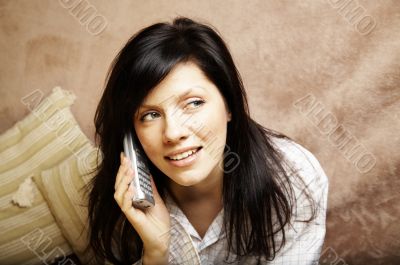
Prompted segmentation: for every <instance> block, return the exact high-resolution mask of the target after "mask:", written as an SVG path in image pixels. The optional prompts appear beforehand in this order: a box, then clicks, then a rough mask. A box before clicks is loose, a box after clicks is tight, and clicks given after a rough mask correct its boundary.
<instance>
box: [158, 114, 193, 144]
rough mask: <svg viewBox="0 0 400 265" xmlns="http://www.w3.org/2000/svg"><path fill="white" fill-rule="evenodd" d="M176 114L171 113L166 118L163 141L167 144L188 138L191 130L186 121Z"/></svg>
mask: <svg viewBox="0 0 400 265" xmlns="http://www.w3.org/2000/svg"><path fill="white" fill-rule="evenodd" d="M175 116H176V115H169V116H168V117H166V118H165V122H164V128H163V141H164V143H165V144H170V143H178V142H179V141H181V140H184V139H186V138H188V136H189V135H190V131H189V129H188V128H187V126H185V124H184V122H182V121H181V119H178V117H175Z"/></svg>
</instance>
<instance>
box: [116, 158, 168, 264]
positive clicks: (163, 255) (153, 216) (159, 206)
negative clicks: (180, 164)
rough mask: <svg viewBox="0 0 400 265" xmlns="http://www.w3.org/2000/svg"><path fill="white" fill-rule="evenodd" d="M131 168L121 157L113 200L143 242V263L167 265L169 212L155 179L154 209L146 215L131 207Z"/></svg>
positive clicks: (126, 159)
mask: <svg viewBox="0 0 400 265" xmlns="http://www.w3.org/2000/svg"><path fill="white" fill-rule="evenodd" d="M130 165H131V162H130V161H129V159H128V158H127V157H125V156H124V155H123V153H121V165H120V167H119V170H118V173H117V177H116V181H115V193H114V198H115V200H116V201H117V203H118V205H119V207H120V208H121V210H122V212H123V213H124V214H125V216H126V218H127V219H128V221H129V222H130V223H131V224H132V226H133V227H134V229H135V230H136V231H137V233H138V234H139V236H140V238H141V239H142V241H143V248H144V257H143V260H142V261H143V263H144V264H147V263H149V264H163V263H165V264H166V263H167V261H168V250H169V241H170V220H169V212H168V210H167V208H166V207H165V204H164V201H163V200H162V199H161V197H160V195H159V193H158V191H157V188H156V186H155V184H154V181H153V178H151V185H152V188H153V197H154V201H155V205H154V206H153V207H151V208H148V209H146V210H144V211H142V210H140V209H137V208H135V207H133V206H132V197H133V188H132V186H131V185H129V184H130V183H131V181H132V179H133V173H134V172H133V169H132V167H131V166H130ZM146 262H147V263H146Z"/></svg>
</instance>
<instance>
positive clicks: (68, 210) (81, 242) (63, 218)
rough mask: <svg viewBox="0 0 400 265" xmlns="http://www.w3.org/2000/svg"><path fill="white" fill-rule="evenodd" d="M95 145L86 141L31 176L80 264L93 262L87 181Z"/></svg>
mask: <svg viewBox="0 0 400 265" xmlns="http://www.w3.org/2000/svg"><path fill="white" fill-rule="evenodd" d="M97 153H98V149H97V148H94V147H93V146H92V145H91V143H90V142H89V141H88V142H87V143H86V144H85V145H84V146H83V147H82V148H81V149H79V150H78V151H77V152H76V153H74V154H73V155H71V156H70V157H69V158H68V159H66V160H65V161H63V162H61V163H60V164H58V165H56V166H54V167H53V168H51V169H47V170H44V171H42V172H41V173H40V174H39V175H35V176H34V180H35V182H36V184H37V185H38V187H39V189H40V191H41V192H42V194H43V195H44V197H45V198H46V201H47V203H48V205H49V207H50V209H51V212H52V213H53V215H54V217H55V218H56V220H57V223H58V225H59V227H60V228H61V230H62V232H63V235H64V236H65V237H66V238H67V240H68V242H69V243H70V245H71V246H72V248H73V250H74V252H75V254H76V255H77V256H78V257H79V259H80V260H81V262H82V263H83V264H96V263H95V262H94V259H93V252H92V251H91V250H88V251H86V246H87V245H88V238H87V235H88V227H87V202H88V200H87V194H88V193H87V192H86V191H87V190H86V184H87V183H88V182H89V181H90V179H91V178H92V177H93V176H94V171H95V169H96V167H97V157H98V155H97Z"/></svg>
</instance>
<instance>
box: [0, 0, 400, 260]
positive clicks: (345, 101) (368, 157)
mask: <svg viewBox="0 0 400 265" xmlns="http://www.w3.org/2000/svg"><path fill="white" fill-rule="evenodd" d="M177 15H184V16H189V17H191V18H194V19H198V20H200V21H202V22H205V23H210V24H212V25H214V26H215V27H216V28H217V29H218V30H219V32H220V33H221V34H222V36H223V37H224V39H225V40H226V42H227V43H228V45H229V48H230V49H231V52H232V54H233V56H234V60H235V62H236V63H237V66H238V68H239V71H240V72H241V74H242V76H243V80H244V84H245V87H246V88H247V91H248V96H249V101H250V108H251V112H252V115H253V116H254V118H255V119H256V120H258V121H259V122H261V123H262V124H264V125H265V126H267V127H270V128H273V129H276V130H279V131H282V132H284V133H286V134H288V135H289V136H291V137H293V138H294V139H296V140H297V141H298V142H300V143H301V144H303V145H304V146H305V147H307V148H308V149H309V150H311V151H312V152H313V153H314V154H315V155H316V157H317V158H318V159H319V161H320V162H321V164H322V166H323V167H324V169H325V171H326V173H327V175H328V177H329V180H330V194H329V211H328V218H327V236H326V242H325V245H324V247H323V253H322V257H321V263H322V264H360V265H364V264H400V222H399V218H400V204H399V202H398V201H399V199H400V193H399V190H400V180H399V175H400V169H399V164H400V148H399V143H400V139H399V128H400V88H399V85H400V75H399V74H400V1H398V0H392V1H390V0H386V1H375V0H370V1H361V0H360V1H357V0H307V1H305V0H298V1H281V0H280V1H278V0H275V1H273V0H270V1H266V0H264V1H261V0H260V1H254V0H250V1H239V0H234V1H224V2H223V1H211V0H203V1H178V0H173V1H133V0H132V1H127V0H125V1H105V0H102V1H97V0H59V1H56V0H54V1H50V0H47V1H46V0H43V1H39V0H25V1H23V0H13V1H11V0H10V1H4V0H2V1H0V32H1V38H0V46H1V49H0V56H1V63H0V102H1V105H0V119H1V124H0V132H4V131H5V130H7V129H8V128H10V127H11V126H12V125H13V124H14V123H15V122H16V121H18V120H20V119H22V118H23V117H24V116H25V115H27V114H28V112H29V110H28V108H27V106H25V105H24V104H23V103H22V102H21V99H22V98H23V97H25V96H27V95H29V94H30V93H32V92H33V91H35V90H36V91H40V92H41V93H43V95H48V94H49V93H50V91H51V89H52V88H53V87H54V86H61V87H62V88H64V89H67V90H71V91H73V92H74V93H75V94H76V95H77V100H76V101H75V104H74V105H73V107H72V110H73V113H74V115H75V116H76V118H77V120H78V122H79V124H80V126H81V127H82V129H83V131H84V132H85V133H86V134H87V135H88V136H89V137H90V138H91V139H93V133H94V126H93V115H94V111H95V107H96V104H97V102H98V100H99V97H100V95H101V93H102V89H103V86H104V81H105V76H106V73H107V69H108V67H109V65H110V63H111V61H112V59H113V57H114V56H115V55H116V53H117V51H118V50H119V49H120V48H121V46H122V45H123V44H124V43H125V42H126V40H127V39H128V38H129V37H130V36H131V35H132V34H133V33H134V32H136V31H137V30H139V29H141V28H142V27H144V26H147V25H149V24H152V23H154V22H159V21H171V20H172V19H173V18H174V17H175V16H177Z"/></svg>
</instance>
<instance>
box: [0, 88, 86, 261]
mask: <svg viewBox="0 0 400 265" xmlns="http://www.w3.org/2000/svg"><path fill="white" fill-rule="evenodd" d="M37 91H38V90H37ZM35 92H36V91H35ZM39 94H40V95H41V92H40V93H39ZM74 100H75V96H74V95H73V94H71V93H69V92H67V91H65V90H62V89H61V88H60V87H56V88H54V89H53V90H52V92H51V94H50V95H49V96H48V97H46V98H45V99H43V100H42V101H41V102H40V103H39V104H38V106H37V107H35V108H33V110H32V112H31V113H29V114H28V115H27V116H26V117H25V118H24V119H22V120H21V121H19V122H17V123H16V124H15V125H13V127H12V128H10V129H9V130H7V131H6V132H4V133H3V134H1V135H0V187H1V188H0V253H1V255H0V264H8V265H12V264H18V265H21V264H47V263H49V262H51V261H52V260H54V258H56V257H60V256H63V255H64V256H66V255H69V254H71V253H72V248H71V247H70V245H69V244H68V242H67V240H66V238H65V237H64V236H63V234H62V232H61V230H60V228H59V227H58V225H57V223H56V221H55V219H54V217H53V216H52V214H51V212H50V209H49V207H48V205H47V203H46V201H45V200H44V198H43V196H42V195H41V193H40V192H39V190H38V188H37V187H36V185H35V183H33V182H31V181H30V178H31V177H32V176H33V175H38V174H40V172H41V171H43V170H45V169H47V168H50V167H53V166H55V165H57V164H59V163H60V162H61V161H64V160H65V159H66V158H68V157H70V156H71V155H72V154H75V153H76V151H77V150H80V149H81V147H82V146H83V145H85V144H86V143H87V141H88V140H87V137H86V136H85V135H84V134H83V133H82V132H81V130H80V128H79V126H78V125H77V123H76V121H75V119H74V117H73V115H72V113H71V111H70V105H71V104H72V103H73V102H74ZM22 183H24V184H22ZM21 184H22V185H21ZM20 185H21V187H22V189H19V187H20ZM17 191H18V192H17ZM20 191H25V192H26V191H28V192H29V193H30V196H28V197H31V199H32V200H29V201H28V202H27V201H26V200H25V201H24V202H23V203H21V201H19V202H18V198H16V197H18V195H19V192H20ZM22 193H23V192H22ZM15 195H17V196H15ZM13 197H14V199H15V200H16V202H17V203H19V205H16V204H15V203H13V202H12V201H13ZM21 206H28V207H21Z"/></svg>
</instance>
